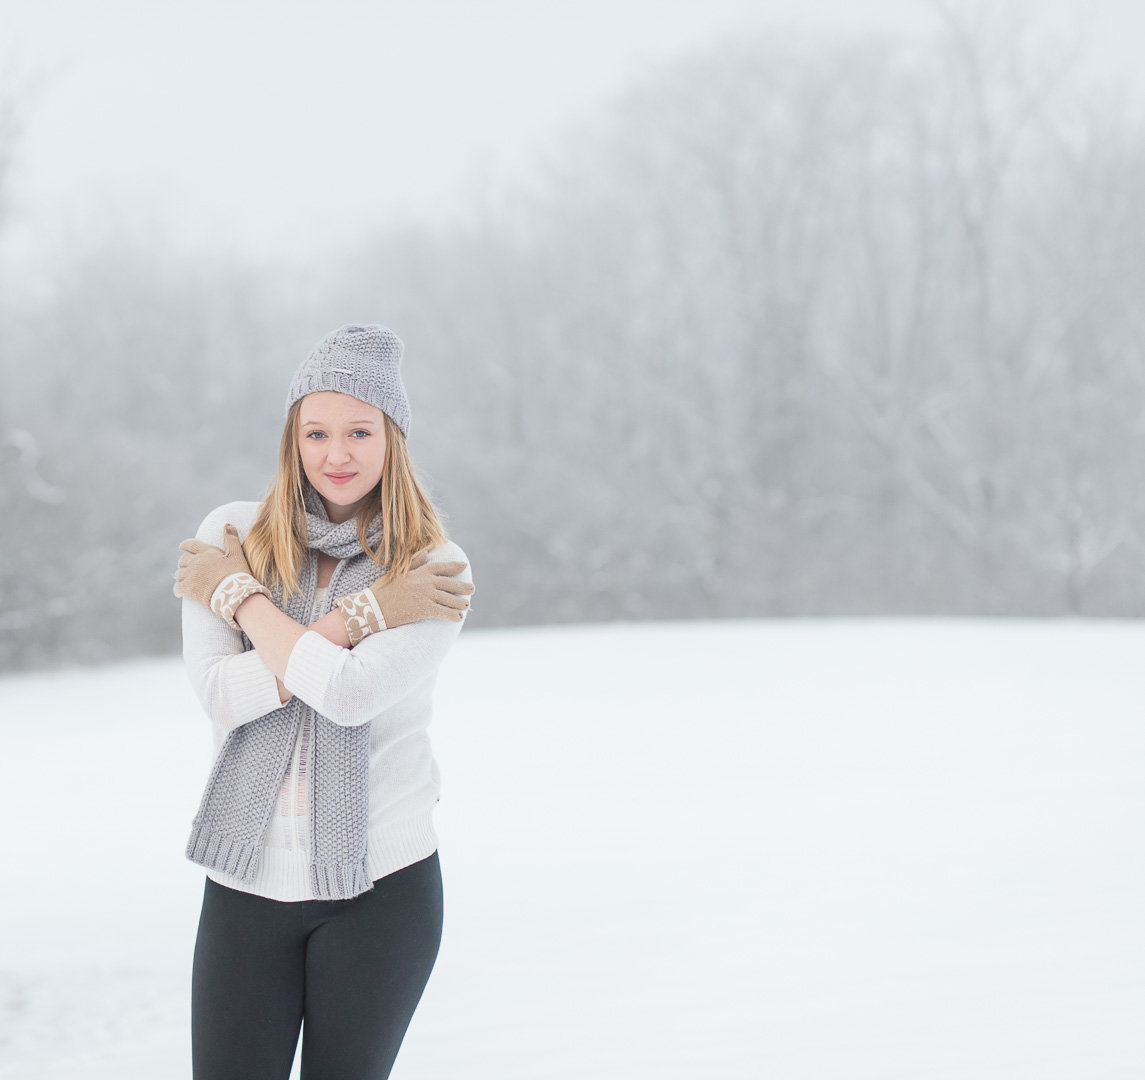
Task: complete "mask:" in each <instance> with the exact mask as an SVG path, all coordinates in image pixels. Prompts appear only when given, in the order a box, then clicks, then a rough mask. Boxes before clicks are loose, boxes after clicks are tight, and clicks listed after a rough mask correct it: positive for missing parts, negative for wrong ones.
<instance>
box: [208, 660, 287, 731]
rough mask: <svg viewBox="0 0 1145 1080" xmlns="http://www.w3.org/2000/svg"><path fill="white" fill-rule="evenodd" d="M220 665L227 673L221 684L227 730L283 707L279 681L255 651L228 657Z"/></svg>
mask: <svg viewBox="0 0 1145 1080" xmlns="http://www.w3.org/2000/svg"><path fill="white" fill-rule="evenodd" d="M223 663H224V664H225V665H226V671H225V674H224V676H223V678H222V679H221V680H220V681H221V683H222V684H223V685H224V686H225V687H226V719H227V723H226V726H227V729H228V730H230V729H232V728H236V727H238V726H239V725H240V724H246V723H249V722H250V721H251V720H257V719H258V718H259V717H260V716H266V714H267V713H269V712H274V710H275V709H281V708H282V699H281V698H280V697H279V696H278V680H277V679H276V678H275V675H274V672H273V671H271V670H270V668H268V667H267V666H266V661H265V660H263V658H262V657H261V656H259V654H258V653H257V652H256V651H255V650H254V649H248V650H247V651H246V652H244V653H235V655H233V656H228V657H227V658H226V660H224V661H223Z"/></svg>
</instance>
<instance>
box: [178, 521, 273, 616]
mask: <svg viewBox="0 0 1145 1080" xmlns="http://www.w3.org/2000/svg"><path fill="white" fill-rule="evenodd" d="M223 544H224V548H223V549H219V548H217V547H215V546H214V545H213V544H208V543H207V542H206V541H205V540H194V539H192V540H184V541H183V542H182V543H181V544H180V545H179V550H180V551H184V552H186V554H185V555H183V556H181V557H180V559H179V569H178V570H176V571H175V589H174V592H175V595H176V596H186V597H188V598H189V599H191V600H197V601H198V602H199V603H200V604H202V605H203V606H204V607H209V608H210V609H211V610H212V611H213V612H214V613H215V614H216V615H218V616H219V617H220V618H223V619H225V620H226V621H227V622H228V623H230V625H231V626H233V627H234V628H235V629H236V630H238V629H239V625H238V623H236V622H235V617H234V616H235V612H236V611H237V610H238V606H239V604H241V603H242V602H243V601H244V600H245V599H246V598H247V597H248V596H253V595H254V594H255V593H262V594H263V595H264V596H270V592H269V591H268V590H267V588H266V587H265V586H264V585H262V584H261V583H260V582H258V581H257V580H256V579H255V578H254V576H253V575H252V574H251V572H250V566H249V564H248V563H247V561H246V556H245V555H244V554H243V545H242V541H241V540H240V539H239V533H238V529H236V528H235V527H234V526H233V525H231V524H230V523H229V522H228V523H227V525H226V527H225V528H224V529H223Z"/></svg>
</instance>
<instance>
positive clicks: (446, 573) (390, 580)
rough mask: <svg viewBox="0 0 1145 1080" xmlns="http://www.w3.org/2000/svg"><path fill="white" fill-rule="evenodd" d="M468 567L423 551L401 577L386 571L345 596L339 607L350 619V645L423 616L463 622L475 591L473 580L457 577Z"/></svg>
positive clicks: (348, 621) (424, 617)
mask: <svg viewBox="0 0 1145 1080" xmlns="http://www.w3.org/2000/svg"><path fill="white" fill-rule="evenodd" d="M464 569H465V563H463V562H457V561H450V562H430V561H429V557H428V555H427V554H426V553H425V552H424V551H419V552H418V553H417V554H416V555H415V556H414V557H413V560H412V561H411V563H410V569H409V573H407V574H404V575H402V576H401V577H399V578H394V577H392V576H391V575H389V574H384V575H383V576H382V577H380V578H378V580H377V581H375V582H374V583H373V585H371V586H370V587H369V588H368V589H364V590H362V592H360V593H355V594H353V595H352V596H344V597H342V599H340V600H339V601H338V606H339V607H340V608H341V609H342V615H343V618H344V619H345V620H346V632H347V634H348V635H349V637H350V645H351V646H354V645H357V644H358V642H359V641H361V640H362V638H364V637H366V636H367V635H368V634H372V633H375V632H376V631H378V630H389V629H392V628H393V627H395V626H402V625H404V624H405V623H411V622H417V621H418V620H419V619H448V620H450V621H451V622H460V621H461V620H462V619H463V618H464V617H465V612H466V611H467V610H468V609H469V600H468V597H469V596H471V595H472V593H473V591H474V589H473V584H472V583H471V582H468V581H458V580H457V579H456V575H457V574H460V573H461V571H462V570H464Z"/></svg>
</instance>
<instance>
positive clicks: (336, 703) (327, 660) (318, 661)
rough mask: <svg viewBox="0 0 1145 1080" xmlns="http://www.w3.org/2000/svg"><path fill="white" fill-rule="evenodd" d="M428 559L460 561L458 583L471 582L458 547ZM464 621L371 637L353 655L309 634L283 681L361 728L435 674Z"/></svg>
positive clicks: (326, 712)
mask: <svg viewBox="0 0 1145 1080" xmlns="http://www.w3.org/2000/svg"><path fill="white" fill-rule="evenodd" d="M429 558H430V561H431V562H432V561H437V560H441V559H458V560H461V561H463V562H465V564H466V565H465V569H464V570H462V572H461V573H460V574H458V575H457V576H458V578H460V579H461V580H462V581H470V582H471V581H472V580H473V574H472V570H471V568H470V566H469V560H468V559H466V557H465V553H464V552H463V551H462V550H461V548H459V547H458V546H457V545H456V544H453V543H448V544H445V545H443V546H441V547H439V548H437V549H435V550H434V551H433V552H431V553H430V556H429ZM467 617H468V612H466V614H465V616H463V618H462V619H461V620H460V621H457V622H454V621H452V620H447V619H420V620H419V621H418V622H413V623H406V624H405V625H404V626H395V627H392V628H391V629H389V630H382V631H379V632H377V633H374V634H370V635H369V636H368V637H366V638H364V639H363V640H362V641H360V642H359V643H358V644H357V645H355V646H354V647H353V648H352V649H345V648H342V647H341V646H338V645H335V644H333V643H332V642H330V641H327V640H326V638H324V637H322V635H321V634H318V633H316V632H315V631H313V630H308V631H307V632H306V633H305V634H303V635H302V636H301V637H300V638H299V639H298V641H297V642H296V643H295V646H294V648H293V649H292V650H291V653H290V659H289V660H288V661H287V664H286V671H285V673H284V676H283V680H282V681H283V683H284V684H285V686H286V688H287V689H288V690H289V691H290V692H291V693H293V694H296V695H297V696H298V697H300V698H301V699H302V700H303V701H305V702H306V704H307V705H310V706H311V707H312V708H314V709H315V710H317V711H318V712H319V713H321V714H322V715H323V716H325V717H328V718H329V719H331V720H333V721H334V723H336V724H342V725H343V726H346V727H353V726H356V725H358V724H364V723H366V722H367V721H369V720H372V719H373V718H374V717H376V716H377V715H378V714H379V713H382V712H384V711H385V710H386V709H388V708H389V707H390V706H391V705H393V704H394V703H395V702H398V701H400V700H401V699H402V698H403V697H405V696H406V695H407V694H408V693H409V692H410V691H411V690H412V689H413V688H414V687H415V686H417V685H418V684H419V683H421V682H423V681H424V680H425V679H428V678H430V677H432V676H433V675H434V674H435V672H436V671H437V668H438V666H439V665H440V664H441V661H442V660H443V659H444V658H445V655H446V653H448V652H449V650H450V648H451V647H452V645H453V643H454V642H455V641H456V640H457V636H458V634H460V633H461V627H462V625H463V624H464V621H465V618H467Z"/></svg>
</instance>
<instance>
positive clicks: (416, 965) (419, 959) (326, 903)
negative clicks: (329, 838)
mask: <svg viewBox="0 0 1145 1080" xmlns="http://www.w3.org/2000/svg"><path fill="white" fill-rule="evenodd" d="M441 918H442V897H441V868H440V865H439V863H438V859H437V852H434V853H433V854H432V855H431V856H430V857H429V858H428V859H423V860H422V861H421V862H417V863H414V864H413V865H412V866H407V867H406V868H405V869H403V870H398V871H397V872H395V873H393V874H387V875H386V876H385V877H383V878H381V879H379V880H378V881H376V882H374V887H373V889H371V890H370V891H369V892H365V893H362V894H361V895H360V896H355V897H354V899H353V900H302V901H299V902H297V903H286V902H283V901H281V900H268V899H266V898H265V897H262V896H255V895H254V894H253V893H245V892H240V891H238V890H236V889H228V888H227V887H226V886H225V885H219V884H218V883H217V882H214V881H212V880H211V879H210V878H208V879H207V884H206V888H205V890H204V893H203V910H202V914H201V915H200V916H199V934H198V937H197V938H196V941H195V962H194V969H193V973H192V976H191V1057H192V1062H193V1067H194V1077H195V1080H287V1078H288V1077H289V1075H290V1067H291V1064H292V1063H293V1061H294V1050H295V1047H296V1045H297V1043H298V1030H299V1026H300V1025H301V1024H302V1021H303V1019H305V1021H306V1027H305V1031H304V1034H303V1037H302V1077H303V1080H367V1078H368V1080H383V1078H384V1077H387V1076H389V1075H390V1069H391V1068H392V1066H393V1063H394V1058H396V1057H397V1053H398V1048H399V1047H400V1046H401V1043H402V1038H403V1037H404V1036H405V1033H406V1028H407V1027H408V1026H409V1022H410V1019H411V1018H412V1017H413V1013H414V1009H416V1008H417V1003H418V1001H419V1000H420V999H421V994H422V991H423V990H424V989H425V984H426V982H427V981H428V979H429V973H430V971H431V970H432V969H433V964H434V961H435V960H436V959H437V949H438V945H439V944H440V942H441Z"/></svg>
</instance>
